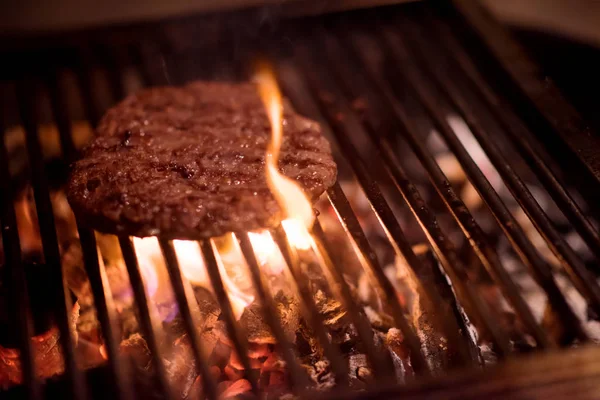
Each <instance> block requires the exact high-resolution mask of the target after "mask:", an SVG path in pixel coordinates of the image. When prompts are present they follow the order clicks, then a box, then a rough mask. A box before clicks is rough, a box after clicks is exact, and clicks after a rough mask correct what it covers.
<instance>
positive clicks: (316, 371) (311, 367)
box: [303, 360, 336, 390]
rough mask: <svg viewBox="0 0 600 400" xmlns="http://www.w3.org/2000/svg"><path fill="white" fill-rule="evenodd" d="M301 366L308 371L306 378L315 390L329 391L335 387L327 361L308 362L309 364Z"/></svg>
mask: <svg viewBox="0 0 600 400" xmlns="http://www.w3.org/2000/svg"><path fill="white" fill-rule="evenodd" d="M303 366H304V368H305V369H306V370H307V371H308V376H309V377H310V379H311V380H312V382H313V384H314V386H315V388H316V389H317V390H329V389H332V388H333V387H335V385H336V382H335V377H334V375H333V372H332V371H331V368H330V365H329V361H327V360H319V361H315V360H309V362H308V363H306V362H305V363H304V364H303Z"/></svg>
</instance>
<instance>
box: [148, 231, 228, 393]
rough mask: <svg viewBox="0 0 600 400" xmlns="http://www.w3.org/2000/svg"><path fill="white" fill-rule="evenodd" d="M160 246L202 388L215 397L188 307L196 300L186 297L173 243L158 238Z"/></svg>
mask: <svg viewBox="0 0 600 400" xmlns="http://www.w3.org/2000/svg"><path fill="white" fill-rule="evenodd" d="M159 243H160V248H161V250H162V253H163V257H164V258H165V264H166V266H167V271H168V272H169V278H170V279H171V285H172V286H173V292H174V293H175V299H176V300H177V305H178V307H179V313H180V315H181V318H182V320H183V324H184V326H185V329H186V331H187V333H188V334H189V335H190V342H191V345H192V351H193V353H194V357H195V359H196V364H197V365H198V372H199V373H200V376H201V378H202V384H203V386H202V389H203V391H204V393H205V394H206V396H207V397H208V398H209V399H216V398H217V385H216V384H215V382H214V380H213V379H212V376H211V373H210V367H209V365H208V356H209V354H208V353H207V351H206V350H205V349H204V347H203V345H202V343H201V341H200V337H199V336H198V332H197V330H196V327H195V324H194V319H193V317H192V313H191V309H190V303H189V302H190V301H196V300H195V299H188V296H187V295H186V290H185V286H184V282H183V277H182V276H181V270H180V268H179V262H178V261H177V255H176V254H175V249H174V248H173V244H172V243H171V242H169V241H168V240H166V239H162V238H159Z"/></svg>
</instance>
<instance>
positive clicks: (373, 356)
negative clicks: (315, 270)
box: [311, 219, 394, 382]
mask: <svg viewBox="0 0 600 400" xmlns="http://www.w3.org/2000/svg"><path fill="white" fill-rule="evenodd" d="M312 234H313V239H312V243H311V246H312V249H313V251H314V252H315V255H316V256H317V259H318V261H319V265H321V266H324V267H325V268H323V272H324V274H325V277H326V278H327V281H328V282H329V286H330V287H331V289H332V290H333V292H334V293H335V295H336V297H337V298H338V299H340V301H341V303H342V305H343V306H344V309H345V310H346V311H347V312H348V315H349V316H350V320H351V321H352V324H353V325H354V327H355V328H356V331H357V332H358V335H359V337H360V339H361V341H362V342H363V344H364V346H365V350H366V354H367V357H368V359H369V362H370V364H371V367H372V368H373V370H374V371H375V375H376V376H377V377H378V378H382V381H383V382H391V381H393V379H394V374H393V372H394V366H393V363H392V360H391V358H390V356H389V353H387V352H384V351H383V350H382V349H380V348H377V346H375V342H374V341H373V331H372V329H371V326H370V324H369V322H368V321H367V320H366V318H365V316H364V315H363V314H362V313H361V311H360V309H359V308H358V306H357V305H356V303H355V302H354V298H353V297H352V292H351V291H350V288H349V287H348V283H346V280H345V279H344V275H343V274H342V272H341V271H340V270H339V269H338V265H340V264H339V263H334V262H333V261H332V259H331V254H332V253H331V251H330V244H329V242H328V240H327V237H326V235H325V232H324V231H323V228H322V227H321V224H320V223H319V220H318V219H317V220H316V221H315V224H314V225H313V228H312Z"/></svg>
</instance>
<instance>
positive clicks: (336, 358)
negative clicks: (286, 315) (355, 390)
mask: <svg viewBox="0 0 600 400" xmlns="http://www.w3.org/2000/svg"><path fill="white" fill-rule="evenodd" d="M271 235H272V236H273V238H274V239H275V243H276V244H277V246H278V248H279V251H280V252H281V254H282V256H283V258H284V259H285V262H286V264H287V266H288V270H289V272H290V275H291V276H292V279H293V282H294V284H295V286H296V289H297V291H298V294H299V297H300V299H301V300H302V305H303V310H304V314H305V316H304V318H305V319H306V320H307V321H309V323H310V327H311V329H312V330H313V331H314V332H315V333H316V335H317V338H318V340H319V343H320V344H321V347H322V348H323V351H324V352H325V356H326V357H327V359H328V360H329V362H330V363H331V367H332V370H333V373H334V374H335V378H336V381H337V383H338V384H339V385H341V386H344V387H345V386H349V384H350V382H349V379H348V365H347V364H346V362H345V361H344V359H343V357H342V355H341V354H340V352H339V350H338V349H337V348H336V347H335V346H334V345H333V344H332V343H331V342H330V341H329V338H328V335H327V331H326V329H325V326H324V325H323V318H322V317H321V314H320V313H319V310H318V309H317V307H316V305H315V303H314V297H313V295H312V294H311V289H310V286H309V280H308V278H307V276H306V274H305V273H304V272H303V271H302V266H301V261H300V257H299V255H298V251H297V250H296V249H295V248H294V247H293V246H292V245H291V244H290V242H289V239H288V237H287V234H286V233H285V230H284V229H283V227H282V226H281V225H279V226H278V227H277V228H276V229H274V230H273V231H272V232H271Z"/></svg>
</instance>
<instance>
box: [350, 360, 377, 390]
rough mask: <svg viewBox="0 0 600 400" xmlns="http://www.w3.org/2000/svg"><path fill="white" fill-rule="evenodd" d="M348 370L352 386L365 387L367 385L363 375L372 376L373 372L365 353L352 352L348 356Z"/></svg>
mask: <svg viewBox="0 0 600 400" xmlns="http://www.w3.org/2000/svg"><path fill="white" fill-rule="evenodd" d="M348 371H349V377H350V387H351V388H353V389H365V388H366V387H367V385H366V382H365V381H364V380H362V379H361V376H363V377H364V376H372V372H371V369H370V367H369V364H368V362H367V357H366V356H365V355H364V354H352V355H350V356H349V357H348Z"/></svg>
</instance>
